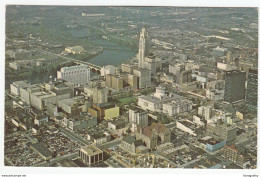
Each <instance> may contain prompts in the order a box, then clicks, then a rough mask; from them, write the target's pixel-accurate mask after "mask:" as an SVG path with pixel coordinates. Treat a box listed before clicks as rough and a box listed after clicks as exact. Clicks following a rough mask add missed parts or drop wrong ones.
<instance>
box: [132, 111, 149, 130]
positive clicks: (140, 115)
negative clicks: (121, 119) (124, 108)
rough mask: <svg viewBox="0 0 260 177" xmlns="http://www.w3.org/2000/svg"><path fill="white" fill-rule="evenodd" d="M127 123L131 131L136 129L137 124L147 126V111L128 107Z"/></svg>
mask: <svg viewBox="0 0 260 177" xmlns="http://www.w3.org/2000/svg"><path fill="white" fill-rule="evenodd" d="M129 124H130V125H131V130H132V131H133V132H136V131H137V126H139V127H142V128H144V127H147V126H148V113H147V111H144V110H142V109H139V108H134V109H129Z"/></svg>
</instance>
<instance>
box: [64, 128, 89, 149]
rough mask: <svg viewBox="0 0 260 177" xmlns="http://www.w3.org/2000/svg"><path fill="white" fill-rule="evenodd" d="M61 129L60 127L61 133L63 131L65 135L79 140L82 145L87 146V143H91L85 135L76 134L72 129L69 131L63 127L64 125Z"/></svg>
mask: <svg viewBox="0 0 260 177" xmlns="http://www.w3.org/2000/svg"><path fill="white" fill-rule="evenodd" d="M59 129H60V131H61V133H63V134H64V135H65V136H67V137H69V138H71V139H73V140H74V141H77V142H78V143H79V144H81V145H84V146H86V145H89V144H90V143H89V142H88V141H87V140H85V139H84V138H83V137H81V136H79V135H76V134H75V133H74V132H71V131H69V130H66V129H65V128H63V127H60V128H59Z"/></svg>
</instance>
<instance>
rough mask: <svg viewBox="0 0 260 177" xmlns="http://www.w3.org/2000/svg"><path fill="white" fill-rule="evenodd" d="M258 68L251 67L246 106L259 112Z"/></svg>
mask: <svg viewBox="0 0 260 177" xmlns="http://www.w3.org/2000/svg"><path fill="white" fill-rule="evenodd" d="M257 73H258V72H257V70H254V69H249V71H248V75H247V90H246V108H247V109H248V110H249V111H251V112H253V113H256V112H257Z"/></svg>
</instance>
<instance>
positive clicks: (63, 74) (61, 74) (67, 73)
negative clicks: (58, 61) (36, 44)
mask: <svg viewBox="0 0 260 177" xmlns="http://www.w3.org/2000/svg"><path fill="white" fill-rule="evenodd" d="M57 77H58V79H62V80H65V81H68V82H71V83H73V84H80V85H85V84H88V83H89V82H90V69H89V68H88V67H87V66H70V67H64V68H61V70H60V71H57Z"/></svg>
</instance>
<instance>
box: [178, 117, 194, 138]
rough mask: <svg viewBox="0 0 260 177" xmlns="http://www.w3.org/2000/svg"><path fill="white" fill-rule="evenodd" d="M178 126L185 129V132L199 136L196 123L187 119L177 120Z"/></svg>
mask: <svg viewBox="0 0 260 177" xmlns="http://www.w3.org/2000/svg"><path fill="white" fill-rule="evenodd" d="M176 128H178V129H180V130H182V131H184V132H187V133H189V134H191V135H193V136H197V134H196V130H195V129H196V124H195V123H193V122H191V121H189V120H187V119H185V120H180V121H177V122H176Z"/></svg>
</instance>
